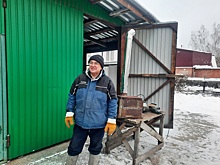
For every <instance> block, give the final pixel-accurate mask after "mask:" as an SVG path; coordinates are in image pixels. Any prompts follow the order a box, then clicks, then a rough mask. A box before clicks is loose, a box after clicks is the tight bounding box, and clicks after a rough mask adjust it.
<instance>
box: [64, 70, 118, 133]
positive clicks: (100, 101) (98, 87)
mask: <svg viewBox="0 0 220 165" xmlns="http://www.w3.org/2000/svg"><path fill="white" fill-rule="evenodd" d="M117 105H118V104H117V94H116V91H115V87H114V84H113V82H112V81H111V79H110V78H109V77H108V76H106V75H105V73H104V70H103V71H102V72H101V73H100V75H99V77H98V78H97V79H95V80H93V79H92V78H91V76H90V74H89V71H87V72H85V73H83V74H81V75H79V76H78V77H77V78H76V79H75V81H74V82H73V84H72V86H71V89H70V93H69V97H68V102H67V106H66V110H67V112H68V111H69V112H73V113H74V119H75V123H76V124H77V125H79V126H81V127H82V128H84V129H96V128H104V127H105V125H106V122H107V120H108V118H111V119H114V118H116V115H117Z"/></svg>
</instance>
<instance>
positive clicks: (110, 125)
mask: <svg viewBox="0 0 220 165" xmlns="http://www.w3.org/2000/svg"><path fill="white" fill-rule="evenodd" d="M115 130H116V119H110V118H108V121H107V124H106V126H105V132H107V133H108V135H111V134H113V132H114V131H115Z"/></svg>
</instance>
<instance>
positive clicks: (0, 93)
mask: <svg viewBox="0 0 220 165" xmlns="http://www.w3.org/2000/svg"><path fill="white" fill-rule="evenodd" d="M6 93H7V92H6V60H5V36H4V35H0V161H1V160H6V158H7V150H6V135H7V116H6V114H7V98H6Z"/></svg>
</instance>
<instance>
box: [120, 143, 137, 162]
mask: <svg viewBox="0 0 220 165" xmlns="http://www.w3.org/2000/svg"><path fill="white" fill-rule="evenodd" d="M122 142H123V144H124V145H125V148H126V149H127V150H128V152H129V154H130V155H131V157H132V158H133V155H134V150H133V149H132V148H131V146H130V144H129V143H128V141H127V140H122Z"/></svg>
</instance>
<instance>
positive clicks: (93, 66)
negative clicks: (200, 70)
mask: <svg viewBox="0 0 220 165" xmlns="http://www.w3.org/2000/svg"><path fill="white" fill-rule="evenodd" d="M101 70H102V67H101V65H100V64H99V63H98V62H97V61H95V60H91V61H90V62H89V71H90V72H91V74H99V73H100V71H101Z"/></svg>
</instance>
